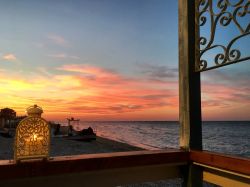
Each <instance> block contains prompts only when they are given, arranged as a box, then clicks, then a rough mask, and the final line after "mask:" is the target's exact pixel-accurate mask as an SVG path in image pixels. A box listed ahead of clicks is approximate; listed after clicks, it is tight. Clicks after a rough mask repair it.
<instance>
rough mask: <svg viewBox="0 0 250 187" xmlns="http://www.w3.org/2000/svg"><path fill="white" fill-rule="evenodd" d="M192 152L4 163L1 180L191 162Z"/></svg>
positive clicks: (155, 152)
mask: <svg viewBox="0 0 250 187" xmlns="http://www.w3.org/2000/svg"><path fill="white" fill-rule="evenodd" d="M188 158H189V153H188V152H184V151H180V150H175V149H172V150H171V149H170V150H164V151H133V152H120V153H102V154H87V155H78V156H63V157H54V158H52V159H51V160H49V161H26V162H21V163H19V164H15V163H13V161H12V162H11V163H10V162H9V161H8V160H6V161H0V180H6V179H15V178H25V177H39V176H51V175H63V174H71V173H80V172H90V171H100V170H107V169H118V168H129V167H145V166H150V165H163V164H170V165H171V164H172V165H173V164H181V165H185V164H187V162H188Z"/></svg>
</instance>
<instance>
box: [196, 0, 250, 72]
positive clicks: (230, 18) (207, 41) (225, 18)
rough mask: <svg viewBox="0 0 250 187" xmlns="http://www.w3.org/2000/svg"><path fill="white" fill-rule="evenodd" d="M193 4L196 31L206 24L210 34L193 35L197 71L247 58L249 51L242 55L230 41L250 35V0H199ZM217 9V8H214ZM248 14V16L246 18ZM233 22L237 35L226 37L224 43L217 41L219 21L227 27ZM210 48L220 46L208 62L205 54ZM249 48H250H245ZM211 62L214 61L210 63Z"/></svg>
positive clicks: (248, 57)
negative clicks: (227, 38) (243, 21)
mask: <svg viewBox="0 0 250 187" xmlns="http://www.w3.org/2000/svg"><path fill="white" fill-rule="evenodd" d="M197 2H198V3H197V5H196V28H197V29H198V30H197V31H198V32H199V30H200V28H202V27H203V26H206V25H209V28H210V36H209V37H205V36H202V35H200V36H199V37H198V38H196V49H197V50H198V51H199V53H198V54H199V55H198V57H197V60H196V71H205V70H208V69H214V68H217V67H220V66H224V65H228V64H232V63H236V62H240V61H245V60H249V59H250V54H247V56H242V54H241V51H240V50H239V49H236V48H233V45H234V44H235V42H236V41H238V40H239V39H241V38H243V37H246V36H247V35H250V0H237V1H236V2H234V3H233V2H231V1H230V0H218V1H216V3H215V1H213V0H199V1H197ZM215 9H216V10H217V11H216V10H215ZM239 18H246V20H247V21H246V24H244V25H246V26H245V27H244V26H243V25H242V24H241V23H240V21H239V20H238V19H239ZM248 18H249V19H248ZM229 24H233V25H234V26H235V28H236V29H237V31H238V33H239V34H238V35H237V36H236V37H234V38H233V39H231V40H230V41H228V43H227V44H226V45H224V44H217V43H216V42H215V35H216V29H217V27H218V26H219V25H220V26H222V27H227V26H228V25H229ZM212 49H219V50H220V52H218V53H217V54H215V55H214V56H213V57H212V59H213V61H214V62H212V65H211V62H209V63H208V61H207V60H206V59H205V58H204V56H205V54H207V53H208V52H209V51H211V50H212ZM248 51H250V49H249V50H248ZM213 63H214V64H213Z"/></svg>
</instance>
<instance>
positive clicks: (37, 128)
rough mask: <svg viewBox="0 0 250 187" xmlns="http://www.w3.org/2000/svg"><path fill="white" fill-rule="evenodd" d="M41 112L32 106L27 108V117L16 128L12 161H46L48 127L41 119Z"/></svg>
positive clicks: (35, 106) (48, 144)
mask: <svg viewBox="0 0 250 187" xmlns="http://www.w3.org/2000/svg"><path fill="white" fill-rule="evenodd" d="M42 113H43V110H42V108H41V107H39V106H37V105H34V106H31V107H29V108H27V114H28V117H26V118H25V119H23V120H22V121H21V122H20V123H19V124H18V126H17V128H16V136H15V145H14V159H15V161H17V162H18V161H20V160H24V159H39V158H42V159H47V158H48V157H49V146H50V127H49V124H48V123H47V121H46V120H44V119H43V118H41V115H42Z"/></svg>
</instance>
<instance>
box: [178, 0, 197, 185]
mask: <svg viewBox="0 0 250 187" xmlns="http://www.w3.org/2000/svg"><path fill="white" fill-rule="evenodd" d="M195 3H196V0H179V103H180V104H179V121H180V126H181V128H180V129H181V130H180V147H181V148H182V149H185V150H188V151H190V150H191V149H196V150H202V131H201V93H200V92H201V90H200V73H199V72H195V60H197V59H196V58H195V57H196V51H195V42H196V41H195V38H196V36H197V35H199V30H198V28H196V26H195ZM185 171H186V172H185V173H184V176H185V177H184V178H185V179H184V181H185V182H184V185H185V186H202V175H201V170H200V168H197V167H195V166H193V165H190V166H189V168H188V169H186V170H185Z"/></svg>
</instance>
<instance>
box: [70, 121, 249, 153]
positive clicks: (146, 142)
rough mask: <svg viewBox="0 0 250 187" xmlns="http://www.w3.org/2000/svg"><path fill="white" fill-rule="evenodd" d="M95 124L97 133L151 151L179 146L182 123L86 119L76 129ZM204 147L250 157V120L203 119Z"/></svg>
mask: <svg viewBox="0 0 250 187" xmlns="http://www.w3.org/2000/svg"><path fill="white" fill-rule="evenodd" d="M89 126H91V127H93V128H94V129H96V130H97V135H99V136H102V137H106V138H109V139H113V140H117V141H120V142H125V143H128V144H131V145H135V146H139V147H142V148H145V149H149V150H155V149H162V148H166V147H169V148H178V146H179V128H180V126H179V123H178V122H169V121H167V122H166V121H160V122H159V121H149V122H148V121H146V122H145V121H141V122H138V121H136V122H131V121H127V122H120V121H119V122H82V123H81V124H80V125H78V126H75V128H76V129H79V130H80V129H82V128H86V127H89ZM202 133H203V149H205V150H209V151H215V152H220V153H226V154H232V155H239V156H244V157H250V121H244V122H239V121H237V122H235V121H230V122H228V121H227V122H226V121H225V122H224V121H216V122H215V121H213V122H203V125H202Z"/></svg>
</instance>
